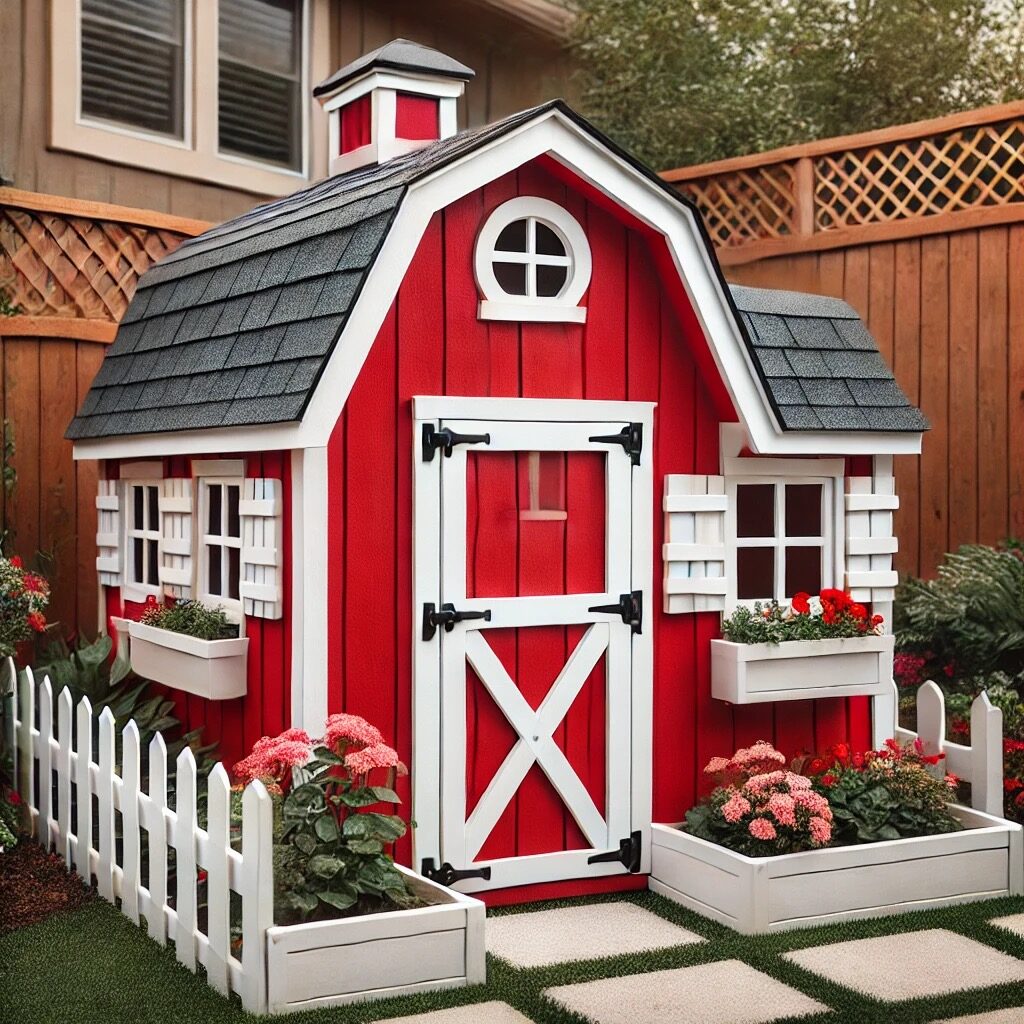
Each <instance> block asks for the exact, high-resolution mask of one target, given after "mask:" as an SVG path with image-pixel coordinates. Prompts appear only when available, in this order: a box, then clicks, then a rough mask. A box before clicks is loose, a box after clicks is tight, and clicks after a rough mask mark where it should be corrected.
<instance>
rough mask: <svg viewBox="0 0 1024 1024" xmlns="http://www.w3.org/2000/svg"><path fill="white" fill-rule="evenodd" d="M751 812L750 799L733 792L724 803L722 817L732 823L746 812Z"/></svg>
mask: <svg viewBox="0 0 1024 1024" xmlns="http://www.w3.org/2000/svg"><path fill="white" fill-rule="evenodd" d="M749 813H750V801H749V800H747V799H745V798H744V797H742V796H740V794H739V793H733V795H732V796H731V797H729V799H728V800H726V802H725V803H724V804H722V817H723V818H725V820H726V821H728V822H730V823H731V824H735V823H736V822H737V821H739V820H740V818H742V817H743V815H744V814H749Z"/></svg>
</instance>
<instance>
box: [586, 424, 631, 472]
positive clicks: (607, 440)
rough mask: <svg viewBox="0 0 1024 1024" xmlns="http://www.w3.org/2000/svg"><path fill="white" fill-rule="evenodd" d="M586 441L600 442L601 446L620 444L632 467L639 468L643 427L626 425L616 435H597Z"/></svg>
mask: <svg viewBox="0 0 1024 1024" xmlns="http://www.w3.org/2000/svg"><path fill="white" fill-rule="evenodd" d="M587 440H588V441H600V442H601V444H621V445H622V450H623V451H624V452H625V453H626V454H627V455H628V456H629V461H630V462H632V463H633V465H634V466H639V465H640V453H641V452H642V451H643V450H644V425H643V424H642V423H628V424H627V425H626V426H624V427H623V428H622V429H621V430H620V431H619V432H618V433H617V434H597V435H596V436H595V437H589V438H587Z"/></svg>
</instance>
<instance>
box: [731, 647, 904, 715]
mask: <svg viewBox="0 0 1024 1024" xmlns="http://www.w3.org/2000/svg"><path fill="white" fill-rule="evenodd" d="M894 643H895V638H894V637H892V636H862V637H850V638H848V639H844V640H787V641H785V642H784V643H781V644H736V643H732V642H731V641H729V640H712V641H711V693H712V695H713V696H715V697H717V698H718V699H719V700H727V701H729V702H730V703H731V704H763V703H766V702H768V701H781V700H811V699H817V698H818V697H855V696H870V697H877V696H881V695H882V694H886V693H888V692H889V690H890V689H891V687H892V655H893V646H894Z"/></svg>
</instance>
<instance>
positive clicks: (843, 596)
mask: <svg viewBox="0 0 1024 1024" xmlns="http://www.w3.org/2000/svg"><path fill="white" fill-rule="evenodd" d="M819 596H820V597H821V601H822V604H830V605H833V606H834V607H835V609H836V611H838V612H841V611H842V610H843V609H844V608H847V607H849V605H850V595H849V594H847V593H846V591H845V590H836V589H835V588H834V587H826V588H825V589H824V590H823V591H822V592H821V594H820V595H819Z"/></svg>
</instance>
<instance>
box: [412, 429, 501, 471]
mask: <svg viewBox="0 0 1024 1024" xmlns="http://www.w3.org/2000/svg"><path fill="white" fill-rule="evenodd" d="M490 443H491V435H490V434H456V433H455V431H454V430H449V429H448V427H442V429H441V430H437V429H436V428H435V427H434V424H433V423H424V424H423V461H424V462H433V461H434V452H436V451H438V450H439V449H440V450H441V451H442V452H444V456H445V458H448V457H449V456H451V454H452V449H453V448H454V447H455V446H456V445H457V444H490Z"/></svg>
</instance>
